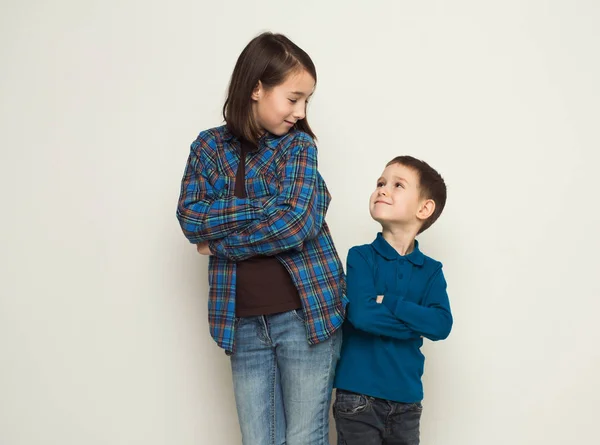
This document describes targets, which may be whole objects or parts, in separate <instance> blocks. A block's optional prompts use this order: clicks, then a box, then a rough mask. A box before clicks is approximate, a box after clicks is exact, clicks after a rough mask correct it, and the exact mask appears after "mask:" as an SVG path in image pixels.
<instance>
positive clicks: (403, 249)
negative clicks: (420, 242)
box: [381, 227, 416, 256]
mask: <svg viewBox="0 0 600 445" xmlns="http://www.w3.org/2000/svg"><path fill="white" fill-rule="evenodd" d="M381 235H382V236H383V239H384V240H386V241H387V242H388V244H389V245H390V246H392V247H393V248H394V249H395V250H396V252H398V254H400V255H402V256H404V255H408V254H409V253H411V252H412V251H413V250H414V248H415V236H416V234H413V233H410V232H407V231H405V230H402V229H394V228H389V227H382V229H381Z"/></svg>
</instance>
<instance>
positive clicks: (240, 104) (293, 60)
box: [223, 32, 317, 143]
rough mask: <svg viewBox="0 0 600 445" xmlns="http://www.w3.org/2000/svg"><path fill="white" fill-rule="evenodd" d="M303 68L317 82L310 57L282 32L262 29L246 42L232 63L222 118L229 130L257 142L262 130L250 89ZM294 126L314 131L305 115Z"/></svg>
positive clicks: (274, 83) (271, 84) (273, 83)
mask: <svg viewBox="0 0 600 445" xmlns="http://www.w3.org/2000/svg"><path fill="white" fill-rule="evenodd" d="M302 70H306V71H307V72H308V73H309V74H310V75H311V76H312V77H313V79H314V80H315V84H316V83H317V71H316V69H315V65H314V63H313V61H312V60H311V58H310V56H309V55H308V54H306V52H304V51H303V50H302V49H301V48H300V47H298V46H297V45H296V44H294V42H292V41H291V40H290V39H288V38H287V37H286V36H284V35H282V34H273V33H271V32H265V33H263V34H261V35H259V36H257V37H255V38H254V39H252V40H251V41H250V43H248V45H246V48H244V50H243V51H242V53H241V54H240V57H239V58H238V60H237V63H236V64H235V68H234V69H233V74H232V75H231V81H230V83H229V91H228V93H227V99H226V100H225V105H223V118H224V119H225V122H226V123H227V127H228V128H229V130H230V131H231V132H232V133H233V134H234V135H236V136H237V137H239V138H243V139H246V140H247V141H250V142H254V143H257V142H258V139H259V138H260V135H261V133H262V131H261V128H259V126H258V124H257V123H256V121H255V119H254V115H253V113H252V99H251V96H252V92H253V91H254V89H255V88H256V86H257V85H258V82H259V81H260V82H261V83H262V85H263V87H264V88H265V89H267V90H268V89H270V88H273V87H276V86H277V85H281V84H282V83H283V82H285V80H286V79H287V77H288V75H289V74H291V73H293V72H298V71H302ZM294 128H295V129H297V130H300V131H304V132H306V133H308V134H309V135H310V136H311V137H312V138H313V139H316V136H315V134H314V133H313V131H312V130H311V128H310V126H309V125H308V121H307V120H306V117H305V118H304V119H302V120H299V121H297V122H296V124H295V125H294Z"/></svg>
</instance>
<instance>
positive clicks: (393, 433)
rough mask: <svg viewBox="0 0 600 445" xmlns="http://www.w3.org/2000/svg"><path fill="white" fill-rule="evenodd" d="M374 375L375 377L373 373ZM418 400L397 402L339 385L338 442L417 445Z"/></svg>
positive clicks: (343, 444)
mask: <svg viewBox="0 0 600 445" xmlns="http://www.w3.org/2000/svg"><path fill="white" fill-rule="evenodd" d="M373 378H376V377H373ZM422 411H423V406H422V405H421V403H399V402H392V401H389V400H384V399H378V398H375V397H370V396H365V395H362V394H356V393H353V392H349V391H344V390H341V389H338V390H337V391H336V397H335V402H334V404H333V415H334V417H335V424H336V427H337V432H338V445H381V444H384V445H419V425H420V423H421V412H422Z"/></svg>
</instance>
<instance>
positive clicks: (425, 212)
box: [417, 199, 435, 221]
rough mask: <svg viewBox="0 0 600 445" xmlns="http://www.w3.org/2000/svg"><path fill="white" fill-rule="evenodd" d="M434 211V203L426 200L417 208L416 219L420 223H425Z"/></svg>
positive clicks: (431, 200)
mask: <svg viewBox="0 0 600 445" xmlns="http://www.w3.org/2000/svg"><path fill="white" fill-rule="evenodd" d="M434 211H435V201H434V200H433V199H426V200H425V201H423V202H422V203H421V205H420V206H419V210H417V218H418V219H420V220H421V221H425V220H426V219H427V218H429V217H430V216H431V215H433V212H434Z"/></svg>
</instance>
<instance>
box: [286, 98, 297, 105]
mask: <svg viewBox="0 0 600 445" xmlns="http://www.w3.org/2000/svg"><path fill="white" fill-rule="evenodd" d="M288 100H289V101H290V102H291V103H293V104H295V103H296V102H298V100H297V99H288Z"/></svg>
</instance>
